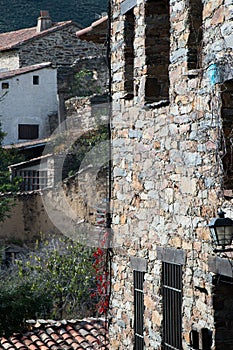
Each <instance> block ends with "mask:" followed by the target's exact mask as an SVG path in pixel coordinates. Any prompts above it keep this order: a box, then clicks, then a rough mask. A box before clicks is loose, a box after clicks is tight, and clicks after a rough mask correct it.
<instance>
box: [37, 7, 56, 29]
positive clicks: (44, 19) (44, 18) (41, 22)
mask: <svg viewBox="0 0 233 350" xmlns="http://www.w3.org/2000/svg"><path fill="white" fill-rule="evenodd" d="M50 27H52V20H51V18H50V16H49V12H48V11H45V10H42V11H40V17H39V18H38V20H37V27H36V31H37V32H38V33H40V32H43V30H46V29H49V28H50Z"/></svg>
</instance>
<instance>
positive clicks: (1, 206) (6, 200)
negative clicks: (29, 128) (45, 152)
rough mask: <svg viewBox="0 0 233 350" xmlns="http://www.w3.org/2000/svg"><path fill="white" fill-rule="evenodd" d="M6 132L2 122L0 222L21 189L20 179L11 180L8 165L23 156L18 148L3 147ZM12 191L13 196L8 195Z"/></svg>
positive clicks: (0, 136)
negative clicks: (8, 148) (3, 129)
mask: <svg viewBox="0 0 233 350" xmlns="http://www.w3.org/2000/svg"><path fill="white" fill-rule="evenodd" d="M4 137H5V133H4V132H3V131H2V129H1V123H0V222H1V221H3V220H4V219H5V217H6V216H8V214H9V212H10V209H11V206H12V205H13V195H14V193H15V192H16V191H17V190H18V189H19V183H20V179H17V178H15V179H14V181H13V182H12V181H11V180H10V173H9V170H8V166H9V165H11V164H14V163H17V162H19V161H20V160H21V157H20V156H19V154H18V153H17V151H16V150H14V149H11V150H6V149H4V148H3V147H2V142H3V139H4ZM8 193H11V196H9V195H7V194H8Z"/></svg>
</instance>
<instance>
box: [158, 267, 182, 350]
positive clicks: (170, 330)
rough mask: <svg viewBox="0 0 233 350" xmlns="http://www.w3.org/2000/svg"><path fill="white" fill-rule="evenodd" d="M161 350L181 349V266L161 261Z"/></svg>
mask: <svg viewBox="0 0 233 350" xmlns="http://www.w3.org/2000/svg"><path fill="white" fill-rule="evenodd" d="M162 285H163V286H162V288H163V350H182V266H181V265H177V264H172V263H167V262H163V263H162Z"/></svg>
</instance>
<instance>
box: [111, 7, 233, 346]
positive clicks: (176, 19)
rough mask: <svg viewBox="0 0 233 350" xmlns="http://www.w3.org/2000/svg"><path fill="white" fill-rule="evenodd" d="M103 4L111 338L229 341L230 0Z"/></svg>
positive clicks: (119, 341)
mask: <svg viewBox="0 0 233 350" xmlns="http://www.w3.org/2000/svg"><path fill="white" fill-rule="evenodd" d="M111 3H112V14H111V17H112V18H111V60H112V62H111V68H112V97H113V103H112V122H111V123H112V166H113V169H112V171H113V172H112V176H113V179H112V195H111V199H112V229H113V251H114V256H113V261H112V288H111V291H112V294H111V303H110V311H109V312H110V315H109V316H110V330H109V332H110V342H111V346H110V348H111V349H127V350H130V349H135V350H139V349H147V350H155V349H164V350H170V349H176V350H181V349H184V350H187V349H202V350H203V349H205V350H207V349H216V350H224V349H228V350H229V349H233V331H232V330H233V306H232V305H233V303H232V301H233V300H232V295H233V293H232V292H233V284H232V283H233V268H232V266H233V265H232V263H233V261H232V253H231V252H226V251H225V252H222V251H218V252H216V250H215V249H214V248H216V247H214V245H213V242H212V239H211V236H210V230H209V227H208V224H209V223H210V220H211V219H212V218H213V217H216V216H217V212H218V210H219V209H220V208H222V209H223V210H224V211H225V212H226V215H227V216H228V217H230V218H232V217H233V212H232V204H233V196H232V194H233V192H232V190H233V185H232V169H233V168H232V146H231V145H232V143H231V140H232V117H233V108H232V107H233V99H232V94H233V55H232V49H233V35H232V29H233V21H232V13H233V12H232V11H233V4H232V1H231V0H216V1H206V0H195V1H194V0H190V1H186V0H171V1H168V0H163V1H162V0H157V1H155V0H154V1H153V0H151V1H149V0H148V1H144V0H112V2H111ZM228 250H229V249H228Z"/></svg>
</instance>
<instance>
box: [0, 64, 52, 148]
mask: <svg viewBox="0 0 233 350" xmlns="http://www.w3.org/2000/svg"><path fill="white" fill-rule="evenodd" d="M57 112H58V97H57V70H56V69H55V68H53V67H52V64H51V63H50V62H46V63H41V64H36V65H33V66H27V67H23V68H19V69H16V70H11V71H5V72H0V122H1V126H2V130H3V132H4V133H6V137H5V138H4V141H3V145H10V144H16V143H19V142H24V141H28V140H36V139H42V138H46V137H48V136H49V135H50V123H49V120H50V116H52V115H53V116H54V115H56V114H57Z"/></svg>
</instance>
